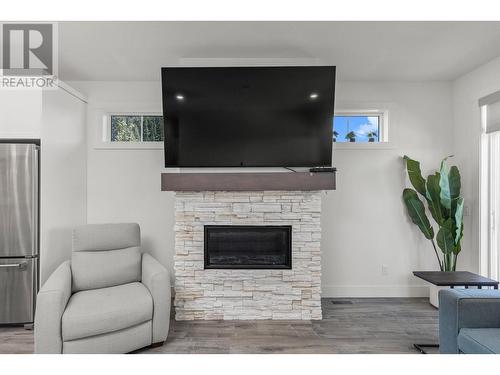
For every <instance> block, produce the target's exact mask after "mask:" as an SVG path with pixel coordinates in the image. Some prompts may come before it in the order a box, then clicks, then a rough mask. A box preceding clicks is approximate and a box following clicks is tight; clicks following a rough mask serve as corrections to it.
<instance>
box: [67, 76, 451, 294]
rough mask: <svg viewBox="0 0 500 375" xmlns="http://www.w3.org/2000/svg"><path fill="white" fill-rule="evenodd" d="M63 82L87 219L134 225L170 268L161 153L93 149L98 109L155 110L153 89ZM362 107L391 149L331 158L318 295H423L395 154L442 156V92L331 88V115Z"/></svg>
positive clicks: (447, 93) (422, 248)
mask: <svg viewBox="0 0 500 375" xmlns="http://www.w3.org/2000/svg"><path fill="white" fill-rule="evenodd" d="M71 84H72V86H74V87H76V88H77V89H78V90H80V91H81V92H82V93H84V94H85V95H86V96H87V98H88V102H89V104H88V129H87V130H88V160H87V167H88V173H87V179H88V195H87V203H88V206H87V219H88V222H89V223H100V222H123V221H134V222H138V223H139V224H140V225H141V229H142V235H143V245H144V248H145V250H146V251H149V252H150V253H152V254H153V255H154V256H155V257H157V258H158V259H159V260H160V261H161V262H162V263H163V264H165V265H166V266H168V268H169V269H170V270H172V269H173V267H172V257H173V253H174V239H173V225H174V217H173V213H174V206H173V205H174V200H173V194H172V193H169V192H161V191H160V173H161V172H162V170H163V151H162V150H161V149H156V150H111V149H98V148H95V147H94V146H95V142H96V140H97V139H98V138H99V136H100V127H101V123H102V116H103V115H104V114H106V113H107V112H113V111H117V112H126V111H132V112H133V111H139V112H161V88H160V83H159V82H72V83H71ZM369 106H371V107H373V106H377V107H385V108H387V109H389V111H390V122H391V124H390V126H391V134H390V136H391V138H392V139H394V143H393V147H392V148H389V149H387V148H386V149H381V150H345V149H344V150H340V149H337V150H336V151H335V156H334V165H335V166H337V167H338V169H339V173H338V189H337V190H336V191H332V192H329V193H328V194H325V195H324V196H323V198H324V199H323V218H322V219H323V221H322V226H323V242H322V246H323V254H324V258H323V278H322V280H323V291H324V296H334V295H336V296H340V295H348V296H416V295H427V293H428V289H427V287H423V286H422V285H423V284H422V283H419V282H418V280H416V279H415V278H414V277H413V276H411V271H413V270H417V269H436V262H435V260H434V255H433V250H432V247H431V245H430V243H429V242H428V241H426V240H425V239H424V238H423V236H422V235H421V234H420V232H419V231H418V229H417V228H416V227H415V226H414V225H413V224H411V223H410V222H409V221H408V219H407V217H406V214H405V212H404V207H403V204H402V202H401V199H400V196H401V191H402V189H403V186H404V184H405V175H404V166H403V164H402V161H401V159H400V156H401V155H403V154H405V153H406V154H408V155H411V156H412V157H414V158H416V159H419V160H421V161H422V163H423V168H424V171H425V172H427V171H429V170H430V169H432V168H435V167H437V166H438V163H439V161H440V159H441V158H442V157H443V156H445V155H448V154H450V153H451V150H452V128H451V126H452V121H451V117H452V109H451V85H450V84H449V83H439V82H437V83H432V82H431V83H377V82H370V83H368V82H366V83H359V82H340V83H339V87H338V91H337V108H342V109H349V108H354V107H369ZM382 264H385V265H387V267H388V275H387V276H383V275H382V274H381V273H382V272H381V270H382Z"/></svg>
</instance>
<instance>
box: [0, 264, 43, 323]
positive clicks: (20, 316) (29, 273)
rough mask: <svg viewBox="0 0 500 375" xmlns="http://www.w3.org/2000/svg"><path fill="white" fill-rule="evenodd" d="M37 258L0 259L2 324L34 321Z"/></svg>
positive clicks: (0, 310) (0, 316) (0, 318)
mask: <svg viewBox="0 0 500 375" xmlns="http://www.w3.org/2000/svg"><path fill="white" fill-rule="evenodd" d="M37 262H38V259H36V258H17V259H12V258H11V259H7V258H6V259H0V324H22V323H32V322H33V320H34V310H35V297H36V280H37V269H38V267H37Z"/></svg>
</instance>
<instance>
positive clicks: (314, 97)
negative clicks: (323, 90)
mask: <svg viewBox="0 0 500 375" xmlns="http://www.w3.org/2000/svg"><path fill="white" fill-rule="evenodd" d="M318 96H319V95H318V94H317V93H315V92H312V93H311V95H309V98H311V99H313V100H314V99H316V98H317V97H318Z"/></svg>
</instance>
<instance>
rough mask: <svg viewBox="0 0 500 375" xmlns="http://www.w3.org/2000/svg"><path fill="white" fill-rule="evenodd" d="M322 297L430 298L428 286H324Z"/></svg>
mask: <svg viewBox="0 0 500 375" xmlns="http://www.w3.org/2000/svg"><path fill="white" fill-rule="evenodd" d="M321 289H322V293H321V297H323V298H328V297H343V298H349V297H353V298H354V297H357V298H374V297H379V298H381V297H429V287H428V286H426V285H324V286H323V287H322V288H321Z"/></svg>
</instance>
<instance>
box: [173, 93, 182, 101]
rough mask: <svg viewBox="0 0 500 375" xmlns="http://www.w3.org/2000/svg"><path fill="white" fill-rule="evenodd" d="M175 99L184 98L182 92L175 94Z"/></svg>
mask: <svg viewBox="0 0 500 375" xmlns="http://www.w3.org/2000/svg"><path fill="white" fill-rule="evenodd" d="M175 99H177V100H184V95H182V94H177V95H176V96H175Z"/></svg>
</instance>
